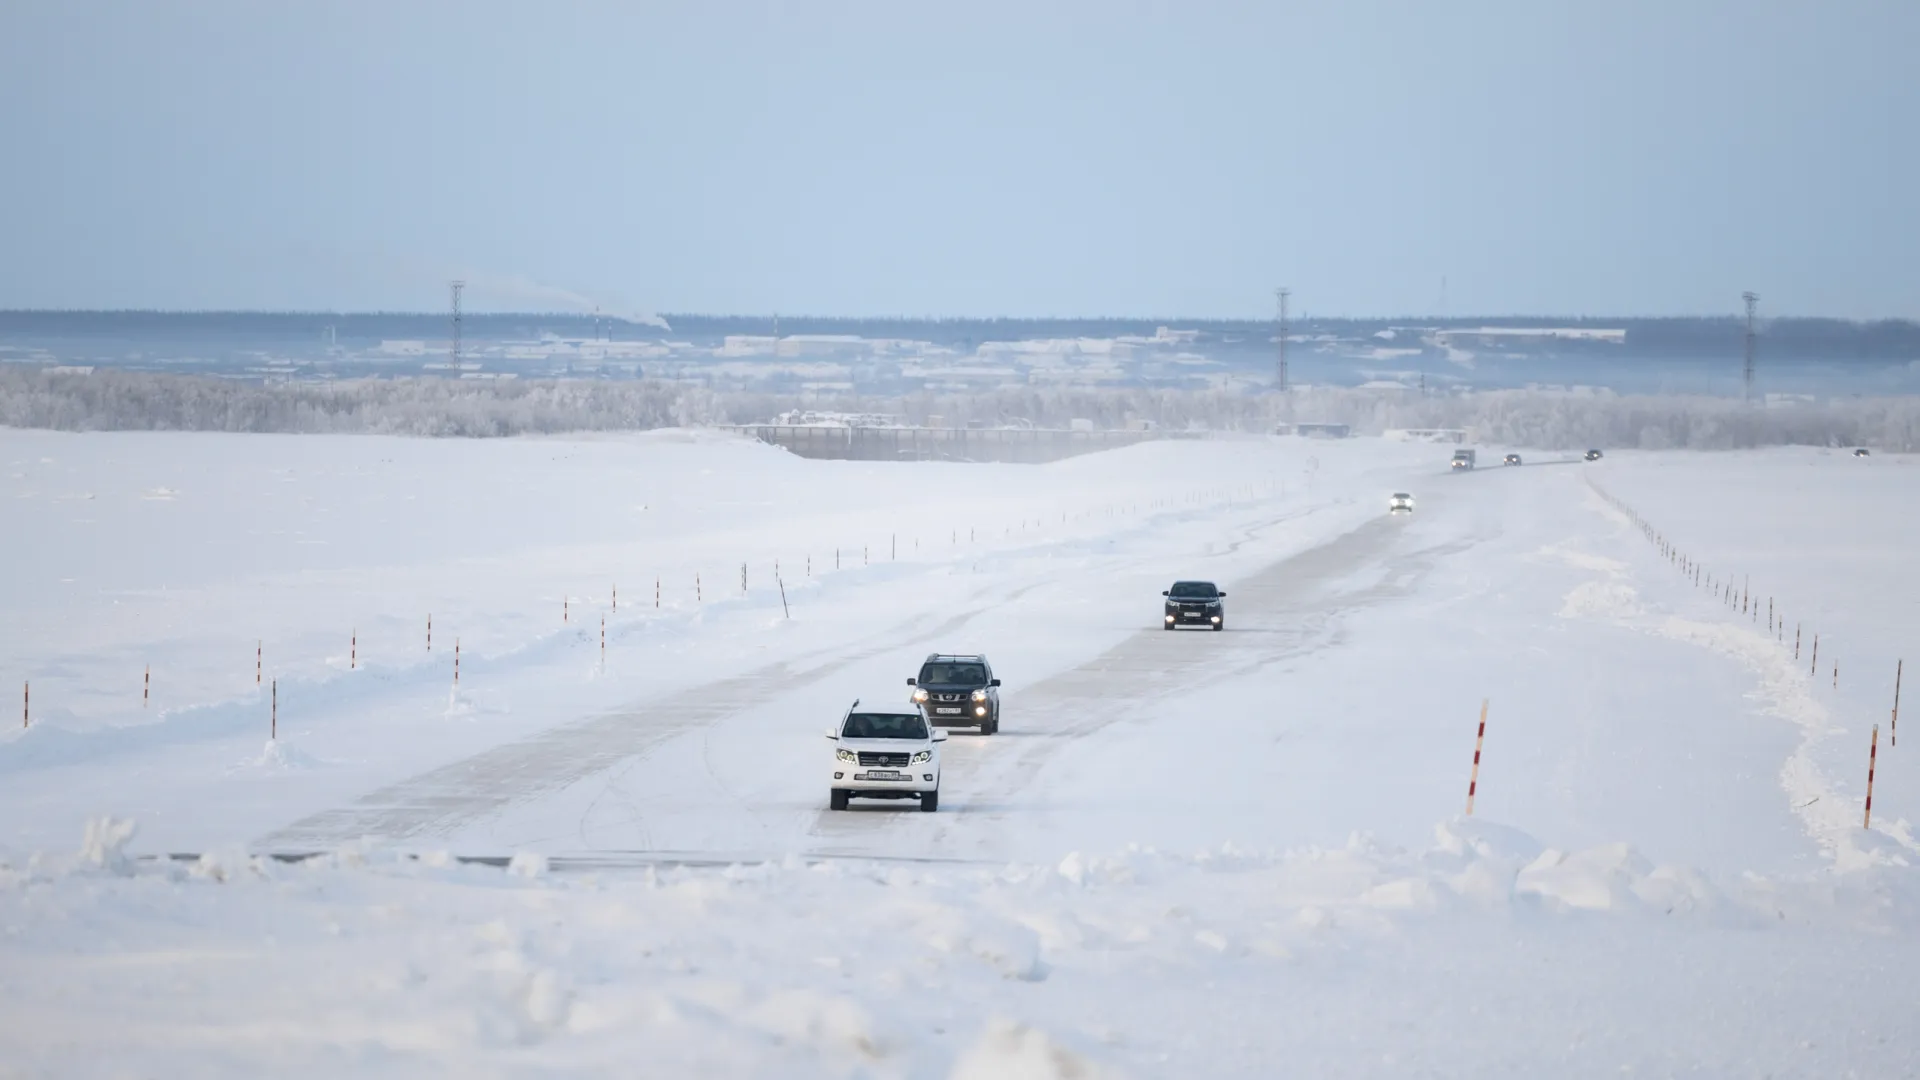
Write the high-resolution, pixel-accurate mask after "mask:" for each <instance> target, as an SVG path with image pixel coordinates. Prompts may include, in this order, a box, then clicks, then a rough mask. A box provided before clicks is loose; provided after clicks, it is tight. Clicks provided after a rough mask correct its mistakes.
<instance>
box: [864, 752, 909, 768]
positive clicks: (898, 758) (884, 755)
mask: <svg viewBox="0 0 1920 1080" xmlns="http://www.w3.org/2000/svg"><path fill="white" fill-rule="evenodd" d="M906 763H907V755H905V754H893V753H888V752H886V751H884V750H862V751H860V764H862V765H881V766H893V767H895V768H899V767H901V766H903V765H905V764H906Z"/></svg>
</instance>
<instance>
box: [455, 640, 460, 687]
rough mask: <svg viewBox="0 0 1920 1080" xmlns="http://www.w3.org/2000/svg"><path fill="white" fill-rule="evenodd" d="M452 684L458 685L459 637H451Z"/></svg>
mask: <svg viewBox="0 0 1920 1080" xmlns="http://www.w3.org/2000/svg"><path fill="white" fill-rule="evenodd" d="M453 685H454V686H455V687H456V688H457V687H458V686H459V685H460V639H459V638H457V637H456V638H454V639H453Z"/></svg>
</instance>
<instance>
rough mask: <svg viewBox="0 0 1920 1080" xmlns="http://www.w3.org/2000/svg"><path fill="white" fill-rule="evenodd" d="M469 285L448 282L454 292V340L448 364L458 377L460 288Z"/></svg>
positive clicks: (450, 347) (449, 352) (448, 353)
mask: <svg viewBox="0 0 1920 1080" xmlns="http://www.w3.org/2000/svg"><path fill="white" fill-rule="evenodd" d="M466 287H467V283H466V282H464V281H452V282H448V283H447V289H448V291H449V292H451V293H452V294H453V342H452V344H451V345H450V346H448V348H447V364H448V367H449V368H450V369H451V370H452V371H453V373H454V375H455V376H456V377H458V376H459V374H460V290H462V289H464V288H466Z"/></svg>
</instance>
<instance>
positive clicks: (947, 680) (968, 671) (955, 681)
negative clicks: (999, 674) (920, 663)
mask: <svg viewBox="0 0 1920 1080" xmlns="http://www.w3.org/2000/svg"><path fill="white" fill-rule="evenodd" d="M920 681H921V682H922V683H927V684H931V685H934V686H954V685H965V686H973V685H977V684H979V683H983V682H986V681H987V669H986V666H985V665H983V664H946V663H938V664H928V665H927V666H926V667H923V668H921V669H920Z"/></svg>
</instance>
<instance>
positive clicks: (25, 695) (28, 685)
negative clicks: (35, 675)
mask: <svg viewBox="0 0 1920 1080" xmlns="http://www.w3.org/2000/svg"><path fill="white" fill-rule="evenodd" d="M31 715H33V680H31V679H28V680H27V681H26V682H23V683H21V684H20V730H21V731H25V730H27V718H28V717H30V716H31Z"/></svg>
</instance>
